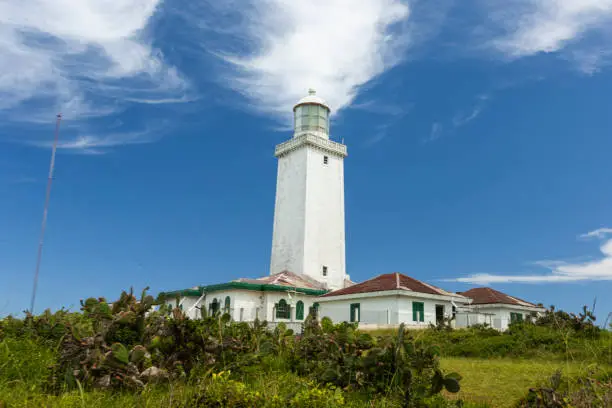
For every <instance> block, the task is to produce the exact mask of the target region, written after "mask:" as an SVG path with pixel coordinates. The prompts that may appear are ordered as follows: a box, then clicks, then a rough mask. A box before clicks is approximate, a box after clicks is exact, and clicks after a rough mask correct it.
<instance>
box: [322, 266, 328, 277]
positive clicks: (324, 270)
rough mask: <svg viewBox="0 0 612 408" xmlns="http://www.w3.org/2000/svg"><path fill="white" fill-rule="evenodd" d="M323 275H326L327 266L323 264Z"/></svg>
mask: <svg viewBox="0 0 612 408" xmlns="http://www.w3.org/2000/svg"><path fill="white" fill-rule="evenodd" d="M323 276H327V266H325V265H324V266H323Z"/></svg>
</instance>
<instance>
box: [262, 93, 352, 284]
mask: <svg viewBox="0 0 612 408" xmlns="http://www.w3.org/2000/svg"><path fill="white" fill-rule="evenodd" d="M293 112H294V134H293V137H292V138H291V139H290V140H288V141H286V142H284V143H281V144H279V145H278V146H276V150H275V152H274V155H275V156H276V157H277V158H278V178H277V183H276V203H275V208H274V227H273V234H272V257H271V262H270V274H276V273H280V272H283V271H290V272H294V273H297V274H302V275H307V276H309V277H311V278H314V279H315V280H317V281H320V282H322V283H325V284H326V285H327V288H329V289H339V288H343V287H344V285H345V280H346V279H347V276H346V269H345V235H344V158H345V157H346V156H347V152H346V146H345V145H343V144H340V143H336V142H333V141H331V140H329V114H330V109H329V106H328V105H327V103H326V102H325V101H324V100H323V99H321V98H320V97H318V96H317V95H316V93H315V91H314V90H312V89H311V90H310V91H309V95H308V96H306V97H304V98H302V99H301V100H300V101H299V102H298V103H297V104H296V105H295V107H294V108H293Z"/></svg>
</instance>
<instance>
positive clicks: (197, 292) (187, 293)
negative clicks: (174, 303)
mask: <svg viewBox="0 0 612 408" xmlns="http://www.w3.org/2000/svg"><path fill="white" fill-rule="evenodd" d="M177 296H178V297H199V296H202V288H201V287H199V288H198V289H193V288H192V289H181V290H173V291H170V292H160V293H159V296H158V297H159V298H161V299H173V298H176V297H177Z"/></svg>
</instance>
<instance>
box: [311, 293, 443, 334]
mask: <svg viewBox="0 0 612 408" xmlns="http://www.w3.org/2000/svg"><path fill="white" fill-rule="evenodd" d="M413 302H421V303H423V307H424V317H423V322H420V321H416V322H415V321H414V320H413V314H412V303H413ZM354 303H359V305H360V312H361V316H360V319H359V320H360V324H364V325H387V324H388V325H397V324H400V323H405V324H407V325H408V326H410V327H427V326H429V324H430V323H432V324H435V323H436V305H443V306H444V313H445V316H450V315H451V313H452V304H451V303H450V301H446V300H432V299H423V298H418V297H415V296H406V295H392V296H377V297H364V298H355V299H341V300H331V301H328V300H325V301H323V302H320V313H319V316H320V317H329V318H330V319H331V320H332V321H333V322H334V323H339V322H343V321H347V322H348V321H350V310H351V304H354Z"/></svg>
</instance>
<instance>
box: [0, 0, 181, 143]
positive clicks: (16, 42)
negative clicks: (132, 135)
mask: <svg viewBox="0 0 612 408" xmlns="http://www.w3.org/2000/svg"><path fill="white" fill-rule="evenodd" d="M160 1H161V0H114V1H111V2H108V1H105V0H80V1H77V2H75V1H71V0H54V1H52V0H30V1H21V0H6V1H3V2H1V3H0V118H3V120H5V121H6V120H9V121H12V122H29V123H34V124H36V123H39V124H41V123H48V122H49V120H51V121H52V120H53V117H54V116H55V113H57V112H59V111H61V112H62V113H63V114H64V117H65V118H66V119H68V120H72V121H76V120H79V121H84V120H88V119H90V118H93V117H101V116H107V115H111V114H113V113H117V112H118V111H121V110H122V109H123V108H124V103H125V102H126V101H128V100H131V101H132V102H133V101H138V102H139V103H159V102H162V101H181V100H182V98H183V95H184V94H185V92H186V90H187V89H188V87H189V85H188V83H187V81H186V80H185V79H184V78H183V77H182V76H181V75H180V74H179V73H178V71H177V70H176V69H175V68H174V67H172V66H170V65H168V64H167V63H166V62H165V61H164V56H163V55H162V54H161V52H160V51H159V50H157V49H155V48H154V47H153V46H152V45H151V43H152V39H151V36H150V32H149V31H148V28H149V24H150V22H151V20H152V17H153V16H154V15H155V13H156V12H157V10H158V6H159V3H160ZM49 118H51V119H49ZM24 137H25V136H24ZM23 141H24V142H26V143H27V142H28V141H27V140H23Z"/></svg>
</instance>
